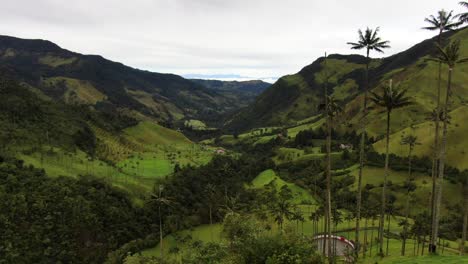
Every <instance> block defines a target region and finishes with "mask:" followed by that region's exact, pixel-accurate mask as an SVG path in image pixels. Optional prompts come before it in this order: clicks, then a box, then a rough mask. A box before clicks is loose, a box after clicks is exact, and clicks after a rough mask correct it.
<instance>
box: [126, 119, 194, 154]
mask: <svg viewBox="0 0 468 264" xmlns="http://www.w3.org/2000/svg"><path fill="white" fill-rule="evenodd" d="M124 133H125V134H126V135H127V138H128V140H129V141H131V142H133V143H135V144H138V145H141V146H145V147H146V148H148V149H152V148H154V147H156V146H158V145H172V146H178V145H189V144H192V142H191V141H190V140H189V139H188V138H186V137H185V136H184V135H183V134H182V133H180V132H177V131H175V130H172V129H169V128H165V127H163V126H160V125H158V124H155V123H152V122H140V123H139V124H138V125H136V126H133V127H130V128H126V129H125V130H124Z"/></svg>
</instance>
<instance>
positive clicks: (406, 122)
mask: <svg viewBox="0 0 468 264" xmlns="http://www.w3.org/2000/svg"><path fill="white" fill-rule="evenodd" d="M444 38H445V44H447V43H448V42H449V41H452V40H460V41H461V43H462V47H461V51H460V53H461V54H460V55H461V56H462V57H468V46H467V45H464V43H467V42H468V28H466V27H465V28H463V29H460V30H457V31H452V32H447V33H445V35H444ZM434 41H435V40H434V38H433V39H428V40H425V41H423V42H421V43H419V44H417V45H415V46H413V47H411V48H410V49H408V50H406V51H403V52H401V53H398V54H395V55H393V56H390V57H388V58H384V59H372V61H371V63H370V77H371V78H370V88H371V90H373V91H375V92H377V91H378V89H379V88H380V86H381V85H382V84H383V83H385V82H387V81H388V80H390V79H392V80H393V82H394V83H396V85H397V86H399V87H400V88H402V89H407V90H408V92H407V95H408V96H409V97H411V98H412V101H413V104H412V105H410V106H407V107H404V108H400V109H397V110H395V111H394V112H393V114H392V123H391V133H392V134H393V135H392V137H391V138H392V146H391V148H390V151H391V152H393V153H396V154H399V155H406V154H405V153H404V151H402V147H401V146H400V144H399V142H400V140H401V136H402V135H404V134H409V133H412V134H415V135H416V136H418V138H419V139H420V141H422V142H423V143H425V144H424V146H423V147H417V148H418V150H417V151H416V154H417V155H419V156H424V155H425V156H429V155H430V151H431V149H430V145H428V144H427V143H429V142H430V141H431V138H432V135H431V132H430V131H432V129H431V126H433V124H432V123H431V122H428V118H429V116H430V113H431V112H432V110H433V109H434V108H435V102H436V92H437V69H438V65H437V63H435V62H432V61H429V60H428V58H430V56H431V54H434V53H435V45H434ZM323 62H324V58H323V57H322V58H319V59H317V60H316V61H315V62H313V63H312V64H311V65H309V66H306V67H304V68H303V69H302V70H301V71H300V72H298V73H297V74H293V75H287V76H284V77H282V78H280V79H279V80H278V81H277V82H276V83H275V84H273V85H272V86H271V87H269V88H268V89H267V90H266V91H265V92H263V93H262V94H261V95H259V96H258V97H257V99H256V101H255V102H254V103H253V104H252V105H250V106H249V107H247V108H245V109H243V110H241V111H240V112H238V113H236V114H235V115H234V116H233V117H232V119H230V120H229V121H228V122H227V123H226V128H227V129H230V130H231V131H234V132H243V131H248V130H250V129H253V128H258V127H278V126H282V127H287V128H291V127H296V128H298V129H299V128H300V126H299V127H298V126H297V124H300V123H304V124H305V125H303V127H304V129H307V128H308V127H310V126H308V125H306V123H307V122H305V121H307V120H309V119H311V118H312V119H315V118H313V117H314V116H316V115H317V114H319V112H318V109H317V108H318V105H319V104H320V102H321V100H322V99H321V98H323V84H324V81H323V80H324V78H323V76H324V66H323ZM365 63H366V58H365V57H363V56H360V55H337V54H334V55H330V56H329V57H328V60H327V68H328V71H329V72H330V74H331V77H330V79H329V88H330V90H331V92H330V93H331V94H332V95H333V96H334V97H335V98H337V99H338V100H340V101H341V103H342V105H343V108H344V111H343V113H342V114H341V116H340V117H338V118H339V120H338V121H337V124H338V126H337V128H336V129H337V130H338V131H342V132H344V131H353V130H354V131H358V130H359V122H360V120H359V119H360V117H361V114H360V112H361V109H362V100H363V93H362V90H361V88H360V87H363V86H364V83H363V82H364V67H365ZM442 70H443V72H442V94H445V85H446V83H447V74H446V73H447V68H446V67H445V66H443V69H442ZM467 83H468V65H467V64H462V65H458V66H457V67H456V68H455V73H454V76H453V80H452V85H453V91H454V93H453V97H452V98H453V99H452V102H451V111H452V112H451V113H452V119H453V122H452V123H451V124H450V126H449V130H450V133H449V141H450V142H452V143H453V144H452V143H449V144H452V146H451V147H449V150H448V151H449V152H450V154H449V158H448V160H449V161H448V163H449V164H450V165H452V166H456V167H457V168H460V169H466V168H467V166H468V163H467V161H468V156H467V154H466V153H465V150H464V149H465V148H464V146H467V145H468V139H467V138H466V137H464V136H461V135H464V134H466V133H465V131H466V129H467V125H466V124H464V123H463V122H462V121H461V120H463V119H466V118H467V114H466V111H465V109H466V106H467V105H468V100H467V98H468V86H467V85H466V84H467ZM442 100H444V98H442ZM371 107H373V106H372V104H371ZM373 108H374V109H373V110H372V111H371V112H370V114H369V116H368V119H369V124H368V126H367V132H368V133H369V135H370V136H372V137H375V138H378V139H379V138H382V137H383V135H384V133H385V131H384V130H385V126H384V125H382V124H384V121H385V113H384V112H383V110H382V109H378V108H375V107H373ZM296 130H297V129H296ZM296 132H297V131H296ZM383 146H384V144H383V142H382V141H380V142H378V143H377V144H375V145H374V147H375V148H376V150H378V151H380V152H381V151H383Z"/></svg>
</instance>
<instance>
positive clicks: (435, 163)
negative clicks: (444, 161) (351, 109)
mask: <svg viewBox="0 0 468 264" xmlns="http://www.w3.org/2000/svg"><path fill="white" fill-rule="evenodd" d="M438 43H439V46H441V45H442V31H440V32H439V38H438ZM441 82H442V63H441V62H439V75H438V79H437V103H436V116H435V121H434V122H435V124H434V125H435V135H434V157H433V161H432V192H431V221H432V225H434V206H435V203H434V201H435V192H436V178H437V169H438V167H439V147H440V146H439V137H440V136H439V134H440V116H439V114H440V97H441V86H442V83H441ZM430 240H431V242H430V243H429V252H432V246H431V245H432V234H431V239H430ZM434 245H435V244H434Z"/></svg>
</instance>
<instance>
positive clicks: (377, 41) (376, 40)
mask: <svg viewBox="0 0 468 264" xmlns="http://www.w3.org/2000/svg"><path fill="white" fill-rule="evenodd" d="M378 34H379V28H378V27H377V28H376V29H375V30H372V29H370V28H367V29H366V31H365V32H364V33H363V32H362V30H359V31H358V35H359V40H358V42H348V44H349V45H351V49H355V50H361V49H365V50H366V58H367V60H366V71H365V87H364V107H363V119H365V118H366V116H367V97H368V94H367V92H368V91H369V63H370V57H369V55H370V52H371V51H373V50H375V51H377V52H380V53H383V50H384V49H386V48H390V45H389V43H390V42H389V41H384V40H382V39H381V38H380V37H379V36H378ZM361 126H362V127H361V142H360V146H359V175H358V189H357V197H356V203H357V205H356V237H355V241H356V251H359V229H360V227H359V225H360V221H361V204H362V171H363V168H364V160H365V140H366V120H362V122H361ZM356 255H358V254H356Z"/></svg>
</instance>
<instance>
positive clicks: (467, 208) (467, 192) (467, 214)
mask: <svg viewBox="0 0 468 264" xmlns="http://www.w3.org/2000/svg"><path fill="white" fill-rule="evenodd" d="M467 181H468V180H466V179H465V184H464V186H463V187H464V188H463V194H464V195H463V197H464V198H465V203H464V214H463V229H462V237H461V242H460V256H463V255H464V254H465V241H466V232H467V226H468V182H467Z"/></svg>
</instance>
